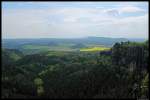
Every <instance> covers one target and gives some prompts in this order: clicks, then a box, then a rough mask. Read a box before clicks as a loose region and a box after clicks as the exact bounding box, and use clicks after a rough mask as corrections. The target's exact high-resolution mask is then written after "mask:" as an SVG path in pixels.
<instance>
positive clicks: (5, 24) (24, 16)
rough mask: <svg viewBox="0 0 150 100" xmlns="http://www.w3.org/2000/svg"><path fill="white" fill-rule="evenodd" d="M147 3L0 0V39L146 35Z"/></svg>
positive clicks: (135, 36) (137, 36)
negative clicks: (0, 7)
mask: <svg viewBox="0 0 150 100" xmlns="http://www.w3.org/2000/svg"><path fill="white" fill-rule="evenodd" d="M148 6H149V5H148V2H2V38H78V37H87V36H98V37H124V38H148V15H149V14H148Z"/></svg>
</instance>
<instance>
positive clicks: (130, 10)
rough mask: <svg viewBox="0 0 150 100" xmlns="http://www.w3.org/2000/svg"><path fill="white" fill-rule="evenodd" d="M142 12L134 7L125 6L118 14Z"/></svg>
mask: <svg viewBox="0 0 150 100" xmlns="http://www.w3.org/2000/svg"><path fill="white" fill-rule="evenodd" d="M143 11H144V10H143V9H141V8H139V7H135V6H126V7H122V8H120V9H119V12H120V13H135V12H143Z"/></svg>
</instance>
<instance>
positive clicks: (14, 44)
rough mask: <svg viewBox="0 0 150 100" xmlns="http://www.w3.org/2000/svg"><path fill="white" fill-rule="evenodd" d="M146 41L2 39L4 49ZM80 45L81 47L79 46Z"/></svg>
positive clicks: (140, 40)
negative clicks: (29, 46) (26, 46)
mask: <svg viewBox="0 0 150 100" xmlns="http://www.w3.org/2000/svg"><path fill="white" fill-rule="evenodd" d="M145 40H146V39H134V38H132V39H127V38H109V37H86V38H75V39H62V38H61V39H60V38H39V39H2V47H3V48H11V49H21V48H22V46H23V45H31V44H32V45H46V46H56V45H57V46H58V44H60V43H61V44H68V43H72V44H75V45H74V46H75V47H81V46H84V45H87V44H95V45H104V46H108V47H111V46H112V45H113V44H114V43H116V42H123V41H134V42H143V41H145ZM79 44H80V45H79ZM81 44H82V45H81Z"/></svg>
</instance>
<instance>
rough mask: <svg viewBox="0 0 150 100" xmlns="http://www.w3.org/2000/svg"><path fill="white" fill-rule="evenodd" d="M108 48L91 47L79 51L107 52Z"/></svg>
mask: <svg viewBox="0 0 150 100" xmlns="http://www.w3.org/2000/svg"><path fill="white" fill-rule="evenodd" d="M109 49H110V48H108V47H92V48H82V49H80V51H89V52H91V51H104V50H109Z"/></svg>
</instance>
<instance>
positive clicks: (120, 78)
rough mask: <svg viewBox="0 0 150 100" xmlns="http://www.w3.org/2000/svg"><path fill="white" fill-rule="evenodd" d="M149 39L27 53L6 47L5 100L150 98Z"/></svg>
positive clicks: (3, 58)
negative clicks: (101, 47)
mask: <svg viewBox="0 0 150 100" xmlns="http://www.w3.org/2000/svg"><path fill="white" fill-rule="evenodd" d="M148 59H149V43H148V40H147V41H145V42H130V41H126V42H116V43H115V44H114V45H113V46H112V47H111V48H110V49H106V50H102V51H84V52H82V51H45V52H40V53H35V54H27V55H25V54H24V53H23V52H22V51H20V50H18V49H10V48H2V86H1V87H2V98H82V99H86V98H115V99H116V98H117V99H118V98H119V99H120V98H121V99H122V98H140V99H141V98H142V99H148V98H149V86H148V84H149V73H148Z"/></svg>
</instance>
